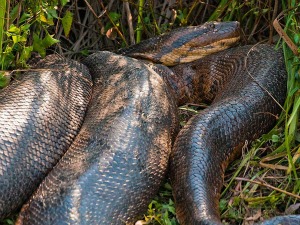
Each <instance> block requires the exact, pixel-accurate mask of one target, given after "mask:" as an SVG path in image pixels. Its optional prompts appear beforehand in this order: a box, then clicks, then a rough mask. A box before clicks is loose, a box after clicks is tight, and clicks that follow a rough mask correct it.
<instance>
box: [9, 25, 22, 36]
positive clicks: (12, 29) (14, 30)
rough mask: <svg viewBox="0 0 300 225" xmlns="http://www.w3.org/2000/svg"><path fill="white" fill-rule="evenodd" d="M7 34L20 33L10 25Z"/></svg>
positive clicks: (18, 29)
mask: <svg viewBox="0 0 300 225" xmlns="http://www.w3.org/2000/svg"><path fill="white" fill-rule="evenodd" d="M8 32H9V33H14V34H19V33H20V28H19V27H16V26H15V25H13V24H12V25H10V27H9V29H8Z"/></svg>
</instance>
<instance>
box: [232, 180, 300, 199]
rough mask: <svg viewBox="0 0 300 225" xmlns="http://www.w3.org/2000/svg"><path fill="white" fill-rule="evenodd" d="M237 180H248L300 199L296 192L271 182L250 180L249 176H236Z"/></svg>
mask: <svg viewBox="0 0 300 225" xmlns="http://www.w3.org/2000/svg"><path fill="white" fill-rule="evenodd" d="M235 180H238V181H246V182H250V183H253V184H258V185H261V186H264V187H267V188H270V189H272V190H275V191H279V192H281V193H284V194H286V195H289V196H291V197H294V198H297V199H298V200H300V196H299V195H296V194H293V193H291V192H288V191H285V190H282V189H280V188H277V187H274V186H272V185H270V184H267V183H266V182H262V181H256V180H249V179H247V178H242V177H236V178H235Z"/></svg>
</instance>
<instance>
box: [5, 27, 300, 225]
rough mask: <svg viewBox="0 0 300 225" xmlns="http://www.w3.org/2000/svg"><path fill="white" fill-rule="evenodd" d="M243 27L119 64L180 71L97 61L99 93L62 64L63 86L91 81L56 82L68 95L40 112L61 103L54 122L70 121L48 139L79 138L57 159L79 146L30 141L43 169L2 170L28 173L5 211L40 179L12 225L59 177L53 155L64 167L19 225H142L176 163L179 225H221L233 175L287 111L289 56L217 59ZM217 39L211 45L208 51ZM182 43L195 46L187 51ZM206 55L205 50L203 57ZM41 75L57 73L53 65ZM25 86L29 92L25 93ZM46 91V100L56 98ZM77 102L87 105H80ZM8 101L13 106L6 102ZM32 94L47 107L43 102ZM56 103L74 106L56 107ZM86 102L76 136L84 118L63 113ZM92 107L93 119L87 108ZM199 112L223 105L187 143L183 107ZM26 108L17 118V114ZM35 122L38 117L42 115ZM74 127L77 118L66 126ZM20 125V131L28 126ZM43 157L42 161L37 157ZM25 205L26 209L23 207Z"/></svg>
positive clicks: (175, 36)
mask: <svg viewBox="0 0 300 225" xmlns="http://www.w3.org/2000/svg"><path fill="white" fill-rule="evenodd" d="M237 27H238V26H237V23H208V24H205V25H203V26H200V27H199V29H198V28H187V29H184V28H183V29H180V30H179V31H175V32H171V34H169V35H165V36H161V37H157V38H154V39H153V40H149V41H146V42H145V43H141V44H139V45H137V46H134V47H130V48H128V49H125V50H120V51H119V52H118V54H123V55H126V56H130V57H136V58H138V59H144V60H151V61H152V62H155V63H163V64H165V65H168V66H172V67H169V68H168V67H166V66H163V65H156V64H151V63H148V62H143V61H142V60H136V59H133V58H129V57H126V56H121V55H117V54H114V53H111V52H99V53H96V54H93V55H91V56H89V57H88V58H87V59H85V61H84V64H86V66H87V67H88V69H89V71H90V74H91V75H92V77H93V87H91V80H90V79H89V78H88V76H89V73H88V72H87V71H86V68H85V67H84V66H80V64H76V62H74V61H69V62H65V61H64V60H61V61H59V59H53V61H54V62H52V64H53V66H54V67H55V70H54V72H52V73H54V74H55V75H54V76H52V77H55V78H56V77H57V73H56V72H55V71H56V70H57V71H59V73H61V71H65V72H64V73H67V74H71V75H74V76H75V77H81V76H78V75H77V74H80V75H81V74H83V75H86V77H85V76H84V78H83V79H81V80H80V81H79V83H78V84H76V87H75V88H74V87H73V86H72V88H68V87H71V85H70V83H72V82H73V81H72V79H70V80H67V81H65V83H64V82H62V81H61V80H58V81H56V79H54V80H55V82H56V83H55V85H51V87H53V86H55V87H57V90H55V91H50V92H49V93H50V94H47V98H45V100H44V99H43V101H41V102H39V101H38V100H40V98H41V97H39V98H36V99H35V100H32V102H34V103H35V102H37V103H38V106H36V108H37V109H36V111H43V110H40V109H39V108H40V107H41V106H40V105H43V106H44V105H45V104H43V103H48V102H49V101H50V100H49V99H52V98H53V99H52V100H51V101H53V102H54V103H53V104H54V106H51V107H52V108H50V109H49V112H46V113H45V114H46V115H51V113H54V114H57V115H58V116H57V118H56V117H54V118H50V119H45V118H44V114H43V113H42V114H41V115H42V117H43V118H42V117H41V118H42V119H41V120H42V121H55V124H54V125H51V123H50V124H49V125H46V126H41V125H38V126H37V127H44V128H45V127H47V128H48V130H52V129H54V128H55V127H57V126H58V125H59V124H60V125H61V126H62V127H66V130H67V129H69V128H68V127H69V125H68V124H66V123H67V121H69V123H71V124H72V125H71V127H72V128H73V129H74V132H72V135H71V137H70V138H66V139H67V140H68V142H67V144H64V145H63V147H62V150H57V149H56V148H53V149H50V150H49V148H48V143H49V142H51V143H54V145H55V146H61V143H62V142H63V141H64V139H65V137H67V136H66V135H67V134H65V133H63V132H61V133H60V132H57V133H58V134H57V135H56V136H55V137H52V136H51V138H46V141H42V142H41V144H40V145H39V146H41V147H39V148H34V147H32V146H30V145H32V143H33V140H35V139H31V138H27V139H26V137H27V136H26V134H24V137H25V139H26V141H27V142H28V143H30V144H28V146H29V147H28V148H27V150H24V152H29V153H28V154H29V156H28V157H29V158H30V159H31V161H28V160H24V161H22V160H23V157H22V156H20V157H18V158H16V160H6V161H7V162H9V163H4V165H2V167H3V168H8V169H7V171H9V168H10V167H15V165H16V164H18V163H20V162H22V163H23V164H22V165H20V169H19V170H18V171H17V172H14V173H7V174H9V175H10V174H12V175H10V176H11V177H12V178H10V179H12V181H11V182H10V183H11V184H13V185H14V186H12V187H10V189H9V191H8V190H7V191H6V192H4V191H2V192H1V191H0V197H1V199H0V204H1V201H3V202H4V200H2V199H4V197H3V196H8V194H9V193H10V192H11V191H12V190H13V189H14V188H15V187H17V186H20V188H21V189H22V190H25V189H26V185H28V184H26V185H25V187H24V186H21V185H20V184H16V183H15V179H14V176H16V175H15V174H18V173H19V171H22V169H24V173H25V175H22V174H21V173H20V177H22V178H20V183H22V179H23V180H26V182H28V183H29V181H31V180H33V178H35V177H39V179H37V180H36V181H35V184H34V185H33V186H32V187H31V188H27V189H30V193H27V194H26V195H24V196H23V197H22V198H20V197H18V200H17V201H16V199H14V197H8V200H10V201H11V202H12V203H11V205H12V206H10V208H9V209H7V210H5V211H4V212H1V213H2V214H1V213H0V216H2V217H3V216H6V215H9V213H11V212H12V211H16V210H17V209H18V208H19V207H20V206H21V205H22V204H23V202H24V201H26V200H27V199H28V198H29V196H30V195H31V193H32V192H33V190H34V189H35V188H36V187H37V185H38V183H39V182H40V181H41V179H43V176H45V175H46V174H47V173H48V172H49V170H50V167H51V166H53V165H54V164H56V162H57V161H58V159H56V158H55V160H53V159H52V158H51V157H52V154H53V155H55V154H58V155H59V157H60V156H62V155H63V157H62V158H61V160H59V162H58V163H57V164H56V166H55V167H54V168H53V169H52V170H51V171H50V172H49V174H48V175H47V177H46V178H45V179H44V180H43V182H42V183H41V184H40V186H39V188H38V189H37V190H36V191H35V193H34V194H33V195H32V196H31V197H30V199H29V200H28V201H27V203H26V204H25V205H24V206H23V207H22V210H21V213H20V215H19V218H18V221H17V224H24V225H25V224H30V225H31V224H33V225H34V224H45V225H46V224H49V225H50V224H51V225H53V224H57V225H58V224H101V225H106V224H114V225H118V224H120V225H121V224H134V222H135V221H136V220H137V219H139V218H140V216H141V215H142V214H143V213H144V212H145V210H146V209H147V205H148V203H149V202H150V200H151V199H152V198H153V196H154V195H155V194H156V193H157V190H158V188H159V186H160V185H161V183H162V182H163V181H164V179H165V175H166V172H167V167H168V163H169V164H170V178H171V183H172V186H173V194H174V197H175V201H176V212H177V217H178V220H179V222H180V223H181V224H187V225H192V224H212V225H213V224H216V225H217V224H221V222H220V215H219V210H218V200H219V193H220V190H221V187H222V182H223V179H222V176H223V174H224V170H225V168H226V166H227V165H228V163H229V162H230V160H232V159H233V158H234V157H235V156H236V155H238V152H239V151H240V149H241V146H243V145H244V143H245V141H246V140H247V141H251V140H253V139H255V138H257V137H259V136H260V135H262V134H263V133H265V132H267V131H268V130H270V129H271V128H272V127H273V126H274V123H275V122H276V119H275V118H276V115H278V114H279V113H280V111H281V108H280V106H279V104H281V105H282V104H283V101H284V99H285V92H286V88H285V85H286V72H285V69H284V63H283V59H282V55H281V53H280V52H277V51H275V50H274V49H273V47H272V46H268V45H257V46H244V47H237V48H232V49H229V50H225V51H223V52H219V53H215V54H213V55H209V54H211V53H214V52H216V50H218V51H219V50H222V49H225V48H228V47H230V46H231V45H232V44H233V43H234V42H235V41H236V40H237V39H238V37H237V34H236V33H237ZM176 32H177V33H176ZM185 32H186V33H185ZM188 34H190V35H188ZM232 34H233V35H232ZM208 36H209V37H210V39H211V42H208V38H207V37H208ZM182 37H185V38H183V39H184V40H185V42H184V41H183V40H182V39H181V38H182ZM155 43H156V44H157V45H156V44H155ZM173 43H176V44H174V45H172V44H173ZM197 43H201V46H204V47H202V48H196V46H195V45H196V44H197ZM176 49H179V50H178V52H181V53H180V54H179V53H178V52H176ZM145 53H146V54H145ZM177 53H178V54H177ZM197 55H200V56H201V58H200V59H199V57H198V56H197ZM206 55H208V56H206ZM204 56H205V57H204ZM49 61H50V64H51V58H50V59H46V60H45V61H44V62H49ZM57 62H60V64H59V63H57ZM64 63H70V64H69V65H70V66H69V67H70V68H68V66H66V67H65V68H64V69H63V70H60V67H62V65H61V64H64ZM74 63H75V64H76V65H75V66H74ZM182 63H184V64H182ZM46 64H47V63H46ZM177 64H179V65H177ZM67 65H68V64H67ZM38 67H41V68H43V67H46V68H47V66H45V65H43V63H41V64H40V65H38ZM40 73H41V74H44V72H40ZM29 74H31V73H30V72H29ZM29 77H30V76H29ZM32 77H33V78H28V79H31V80H30V81H29V82H34V80H35V79H36V77H38V75H37V74H35V75H33V76H32ZM50 77H51V76H50ZM58 77H60V76H58ZM49 79H50V80H52V79H53V78H49ZM21 83H22V82H21ZM64 84H65V85H64ZM13 85H15V86H16V88H19V84H18V83H16V84H13ZM13 85H12V87H13ZM32 86H33V87H35V85H32ZM82 86H84V87H82ZM9 88H11V86H9V87H8V90H7V92H8V91H9ZM84 88H86V90H88V91H87V92H86V93H85V92H83V91H82V90H85V89H84ZM18 90H19V89H18ZM41 90H42V91H40V92H41V93H44V92H45V90H47V88H45V87H43V89H41ZM60 90H62V91H63V92H61V91H60ZM75 90H76V91H78V92H79V93H76V94H73V93H72V92H73V91H75ZM66 91H67V93H66ZM28 92H29V91H28ZM1 93H4V94H3V96H4V95H6V90H4V91H2V92H1ZM25 93H27V91H25ZM32 93H33V94H32V95H33V96H36V91H32ZM45 93H46V92H45ZM53 93H64V94H62V95H58V96H56V95H53ZM78 94H79V95H80V96H82V95H83V97H82V98H83V99H80V100H78V99H77V101H78V103H77V104H79V106H77V108H80V109H81V111H80V110H79V112H80V113H79V115H80V118H79V119H78V120H80V121H79V122H78V121H77V122H76V125H75V121H74V122H72V119H74V118H78V117H79V116H77V114H76V115H75V114H74V113H73V112H72V111H66V112H64V113H61V112H60V111H59V109H61V108H63V105H60V104H59V103H60V102H62V103H64V105H69V104H70V105H71V100H70V99H68V98H73V96H77V95H78ZM21 96H22V97H23V95H21ZM21 96H20V97H18V98H21ZM53 96H56V97H55V98H54V97H53ZM18 98H17V99H18ZM63 98H67V99H66V100H64V99H63ZM1 99H2V98H1ZM3 99H4V97H3ZM25 99H26V98H25ZM10 100H11V99H8V100H7V102H9V101H10ZM60 100H61V101H60ZM274 100H276V101H274ZM21 101H25V100H21ZM66 102H67V103H66ZM87 102H89V103H88V105H87V111H86V113H85V110H84V107H83V105H84V104H85V105H86V104H87ZM188 102H196V103H199V102H206V103H210V102H212V104H211V106H210V107H208V108H207V109H205V110H203V112H201V113H200V114H199V115H197V116H195V117H193V118H192V119H191V120H190V121H189V122H188V124H187V125H186V126H185V127H184V128H183V129H182V130H181V131H180V132H179V135H178V136H177V133H178V118H177V106H178V105H181V104H184V103H188ZM7 104H9V103H7ZM16 104H17V105H18V103H16ZM55 104H58V105H55ZM1 106H2V105H1ZM18 108H19V107H18V106H16V107H15V108H14V110H17V109H18ZM28 108H30V107H29V106H26V109H28ZM77 108H76V109H77ZM70 110H71V109H70ZM6 111H7V109H5V108H4V109H2V107H1V108H0V113H2V114H5V113H6ZM36 111H35V112H36ZM75 111H76V112H77V110H75ZM35 112H34V113H32V114H33V115H35ZM20 113H21V115H20V116H19V117H22V115H23V116H24V115H28V113H27V111H24V110H23V111H22V110H21V111H20ZM7 114H12V113H7ZM68 116H69V117H70V118H66V117H68ZM7 118H9V116H7ZM33 118H34V121H35V117H34V116H33ZM83 118H84V121H82V120H83ZM60 119H61V120H60ZM13 120H14V119H7V120H6V124H5V125H4V126H2V127H6V128H5V129H2V130H1V128H0V134H6V135H5V137H11V133H17V131H14V130H12V131H10V130H8V128H7V127H9V124H11V123H12V121H13ZM24 120H25V119H24ZM29 121H30V120H29ZM37 121H39V120H37ZM15 123H16V124H17V125H18V121H16V122H15ZM27 123H28V122H27ZM81 123H82V125H81ZM29 124H31V123H29ZM34 124H35V123H34ZM37 124H38V123H37ZM80 126H81V128H80V131H79V133H78V130H79V127H80ZM29 127H30V126H29ZM32 127H33V128H32V130H33V133H34V135H32V136H39V135H40V136H43V135H46V134H47V133H48V130H47V129H46V130H45V131H39V132H35V131H36V128H35V127H34V126H32ZM53 127H54V128H53ZM58 127H60V126H58ZM16 130H18V129H16ZM1 132H2V133H1ZM22 132H24V131H22ZM35 133H37V134H35ZM77 133H78V135H77V136H76V137H75V135H76V134H77ZM2 136H3V135H2ZM176 136H177V138H176V141H175V143H174V140H175V137H176ZM28 137H29V136H28ZM1 141H2V142H4V141H5V139H4V141H3V139H2V140H0V143H1ZM12 142H15V140H14V139H13V138H12V139H11V140H8V142H7V141H6V142H5V143H12ZM56 143H58V144H56ZM21 145H23V144H21ZM173 145H174V147H173V149H172V151H171V148H172V146H173ZM2 146H3V145H2V144H1V147H2ZM4 146H7V144H5V145H4ZM33 146H36V145H33ZM69 146H70V147H69ZM32 149H35V152H34V153H32V151H33V150H32ZM17 150H18V149H17V148H15V149H12V148H11V147H9V148H8V149H4V150H2V149H1V151H0V157H1V158H5V159H11V158H12V159H15V157H12V156H11V155H12V154H11V152H16V151H17ZM18 151H21V150H18ZM56 151H58V152H59V153H55V152H56ZM45 154H46V156H47V157H45ZM47 154H49V155H47ZM6 161H5V160H4V162H6ZM41 161H42V162H47V163H48V161H51V162H52V164H51V166H49V165H46V166H44V163H40V162H41ZM10 162H13V163H10ZM8 164H9V166H8ZM24 165H25V166H24ZM31 165H32V167H33V168H34V169H36V165H42V166H41V167H39V168H38V169H36V170H38V171H43V175H32V176H29V178H28V177H27V176H26V174H27V173H28V172H26V171H27V170H25V168H26V166H31ZM2 167H1V168H2ZM1 168H0V171H1ZM34 169H33V170H32V171H35V170H34ZM33 173H34V172H33ZM5 179H7V178H5ZM1 182H2V181H1V179H0V184H1ZM21 189H20V190H21ZM20 190H16V193H18V192H22V190H21V191H20ZM8 200H5V201H6V202H8ZM14 202H17V203H16V204H15V205H14V204H13V203H14ZM299 221H300V218H299V217H298V216H287V217H278V218H274V219H273V220H271V221H265V222H264V224H299Z"/></svg>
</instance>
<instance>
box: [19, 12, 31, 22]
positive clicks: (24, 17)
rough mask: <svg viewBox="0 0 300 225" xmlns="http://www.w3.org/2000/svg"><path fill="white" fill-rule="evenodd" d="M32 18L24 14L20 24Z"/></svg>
mask: <svg viewBox="0 0 300 225" xmlns="http://www.w3.org/2000/svg"><path fill="white" fill-rule="evenodd" d="M29 18H30V14H28V13H23V14H22V16H21V18H20V21H19V23H23V22H25V21H26V20H27V19H29Z"/></svg>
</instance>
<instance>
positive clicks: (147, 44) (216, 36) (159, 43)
mask: <svg viewBox="0 0 300 225" xmlns="http://www.w3.org/2000/svg"><path fill="white" fill-rule="evenodd" d="M239 39H240V25H239V22H236V21H233V22H207V23H204V24H203V25H199V26H189V27H182V28H178V29H175V30H172V31H171V32H169V33H166V34H163V35H160V36H158V37H154V38H150V39H148V40H145V41H142V42H140V43H139V44H136V45H133V46H130V47H129V48H126V49H122V50H119V52H118V53H119V54H123V55H127V56H130V57H134V58H139V59H145V60H149V61H152V62H154V63H162V64H164V65H166V66H174V65H177V64H180V63H187V62H192V61H194V60H197V59H200V58H202V57H204V56H206V55H209V54H212V53H215V52H219V51H222V50H224V49H227V48H229V47H231V46H233V45H235V44H236V43H237V42H238V41H239Z"/></svg>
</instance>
